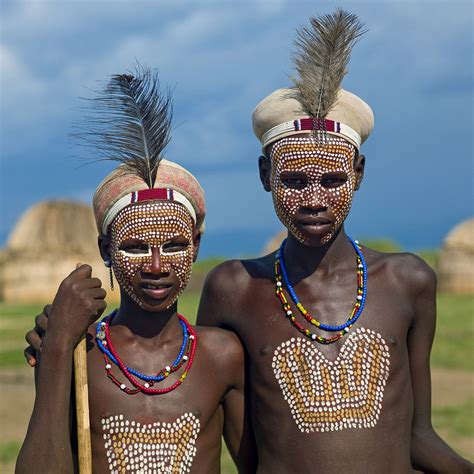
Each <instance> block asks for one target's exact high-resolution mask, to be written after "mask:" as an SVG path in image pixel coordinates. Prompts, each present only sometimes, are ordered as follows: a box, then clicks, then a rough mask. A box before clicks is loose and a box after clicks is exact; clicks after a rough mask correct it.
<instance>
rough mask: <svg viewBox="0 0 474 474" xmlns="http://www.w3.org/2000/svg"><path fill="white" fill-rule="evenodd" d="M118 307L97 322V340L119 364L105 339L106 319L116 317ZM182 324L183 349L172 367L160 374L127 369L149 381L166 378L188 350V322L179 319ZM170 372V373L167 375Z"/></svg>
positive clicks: (106, 353) (158, 380)
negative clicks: (147, 373) (148, 373)
mask: <svg viewBox="0 0 474 474" xmlns="http://www.w3.org/2000/svg"><path fill="white" fill-rule="evenodd" d="M117 311H118V310H117V309H115V310H114V311H113V312H112V313H110V314H109V315H108V316H105V317H104V318H103V319H102V321H101V322H100V323H99V324H97V329H96V333H95V335H96V340H97V345H98V346H99V349H100V350H101V351H102V352H103V353H104V354H105V355H106V356H107V357H108V358H109V359H110V360H111V361H112V362H113V363H114V364H115V365H117V366H118V361H117V359H116V358H115V356H114V355H113V354H112V353H111V352H110V351H109V350H108V349H107V347H106V346H105V344H107V342H106V341H105V333H104V328H105V325H106V321H107V320H109V323H110V321H111V320H112V319H113V318H114V316H115V315H116V314H117ZM179 322H180V324H181V327H182V328H183V343H182V344H181V349H180V351H179V354H178V357H176V360H175V361H174V362H173V364H172V365H171V367H168V366H167V367H166V368H165V369H163V370H161V371H160V373H159V374H158V375H145V374H142V373H141V372H138V370H134V369H132V368H130V367H126V368H127V370H128V371H129V372H130V373H131V374H133V375H135V376H136V377H138V378H140V379H142V380H147V381H151V382H161V381H162V380H164V379H165V378H166V377H167V376H168V375H169V373H170V372H172V371H173V369H174V368H176V367H177V366H178V365H179V364H180V362H181V359H182V358H183V354H184V351H185V350H186V346H187V343H188V339H189V334H188V328H187V327H186V324H185V323H184V322H183V321H182V320H181V319H180V320H179ZM167 374H168V375H167Z"/></svg>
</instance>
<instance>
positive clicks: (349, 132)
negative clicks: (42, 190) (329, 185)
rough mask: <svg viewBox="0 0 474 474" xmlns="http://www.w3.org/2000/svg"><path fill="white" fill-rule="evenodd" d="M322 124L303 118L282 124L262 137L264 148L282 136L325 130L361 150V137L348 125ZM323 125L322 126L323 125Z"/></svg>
mask: <svg viewBox="0 0 474 474" xmlns="http://www.w3.org/2000/svg"><path fill="white" fill-rule="evenodd" d="M321 122H322V120H321V119H319V120H318V119H313V118H311V117H303V118H299V119H296V120H290V121H289V122H284V123H280V124H279V125H276V126H275V127H272V128H271V129H270V130H268V131H266V132H265V133H264V134H263V135H262V140H261V141H262V148H263V149H265V147H266V146H267V145H269V144H270V143H273V142H274V141H276V140H278V138H279V137H280V136H286V135H288V134H290V133H291V132H302V131H312V130H323V129H324V131H325V132H332V133H337V134H338V135H341V136H343V137H344V138H346V139H347V140H349V141H350V142H351V143H352V144H353V145H354V146H356V147H357V148H360V145H361V142H362V140H361V138H360V135H359V134H358V133H357V132H356V131H355V130H354V129H353V128H351V127H349V126H348V125H345V124H343V123H341V122H335V121H334V120H329V119H324V125H323V127H321V126H319V124H320V123H321ZM321 125H322V124H321Z"/></svg>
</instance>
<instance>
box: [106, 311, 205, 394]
mask: <svg viewBox="0 0 474 474" xmlns="http://www.w3.org/2000/svg"><path fill="white" fill-rule="evenodd" d="M178 317H179V319H180V320H181V321H183V322H184V324H186V328H187V330H188V332H189V340H188V344H187V347H186V350H185V356H184V357H183V359H182V360H181V362H180V363H179V364H178V366H176V367H175V368H174V370H173V372H174V371H176V370H178V369H179V368H180V367H181V366H182V365H183V364H184V362H185V361H187V364H186V367H185V369H184V372H183V373H182V374H181V376H180V378H179V379H178V380H177V381H176V382H175V383H174V384H173V385H170V386H169V387H165V388H151V386H153V385H154V382H153V381H149V382H145V383H144V384H141V383H140V382H139V381H138V380H137V379H136V378H135V377H134V376H133V375H132V374H131V373H130V372H129V370H128V369H127V367H126V365H125V364H124V363H123V362H122V359H121V358H120V356H119V355H118V354H117V351H116V349H115V347H114V346H113V344H112V340H111V338H110V321H111V319H110V318H108V319H107V320H106V321H105V327H104V333H105V341H106V343H107V348H108V350H109V351H110V353H111V354H112V355H113V356H114V357H115V359H116V360H117V365H118V366H119V368H120V370H121V371H122V373H123V374H124V375H125V377H127V379H128V380H129V382H130V383H131V384H132V385H133V386H134V387H135V388H130V387H127V386H126V385H125V384H124V383H121V382H120V381H119V380H118V379H117V378H116V377H115V376H114V375H113V374H112V364H111V363H110V362H111V361H110V360H109V358H108V357H107V354H105V352H104V359H105V370H106V372H107V376H108V377H109V379H110V380H112V382H113V383H114V384H115V385H117V386H118V387H120V389H121V390H123V391H124V392H125V393H127V394H128V395H135V394H136V393H139V392H142V393H146V394H147V395H163V394H165V393H168V392H171V391H173V390H174V389H175V388H177V387H179V386H180V385H181V384H182V383H183V382H184V380H185V379H186V376H187V375H188V373H189V371H190V370H191V366H192V365H193V361H194V355H195V353H196V343H197V337H196V332H195V331H194V329H193V327H192V326H191V325H190V324H189V322H188V321H187V320H186V318H184V316H182V315H180V314H178ZM170 372H171V371H170ZM167 375H169V374H167Z"/></svg>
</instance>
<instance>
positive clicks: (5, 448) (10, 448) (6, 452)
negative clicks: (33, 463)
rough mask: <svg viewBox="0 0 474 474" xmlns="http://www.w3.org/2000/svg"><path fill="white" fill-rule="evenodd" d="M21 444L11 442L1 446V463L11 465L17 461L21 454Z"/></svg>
mask: <svg viewBox="0 0 474 474" xmlns="http://www.w3.org/2000/svg"><path fill="white" fill-rule="evenodd" d="M20 448H21V443H20V442H19V441H9V442H8V443H3V444H0V463H9V462H13V461H15V459H16V458H17V456H18V453H19V452H20Z"/></svg>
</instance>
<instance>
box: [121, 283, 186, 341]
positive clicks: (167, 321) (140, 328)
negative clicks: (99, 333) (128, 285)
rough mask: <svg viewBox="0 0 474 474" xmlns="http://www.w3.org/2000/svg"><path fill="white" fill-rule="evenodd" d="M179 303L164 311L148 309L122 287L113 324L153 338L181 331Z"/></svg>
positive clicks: (138, 334)
mask: <svg viewBox="0 0 474 474" xmlns="http://www.w3.org/2000/svg"><path fill="white" fill-rule="evenodd" d="M177 310H178V303H174V304H173V305H172V306H171V307H170V308H168V309H165V310H164V311H159V312H158V311H157V312H154V311H146V310H144V309H143V308H141V307H140V306H138V304H137V303H135V302H134V301H133V300H132V299H131V298H130V297H129V296H128V294H127V293H126V292H125V291H123V290H122V289H120V308H119V310H118V312H117V314H116V315H115V317H114V320H113V325H114V326H115V325H122V326H125V327H127V328H128V329H129V330H130V331H131V332H132V333H133V334H135V335H137V336H141V337H145V338H151V337H154V336H157V335H159V334H161V333H175V332H176V333H177V334H178V333H181V332H182V329H181V325H180V323H179V319H178V313H177Z"/></svg>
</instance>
